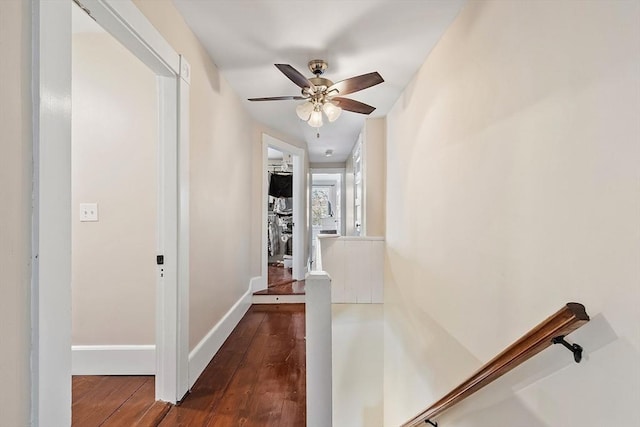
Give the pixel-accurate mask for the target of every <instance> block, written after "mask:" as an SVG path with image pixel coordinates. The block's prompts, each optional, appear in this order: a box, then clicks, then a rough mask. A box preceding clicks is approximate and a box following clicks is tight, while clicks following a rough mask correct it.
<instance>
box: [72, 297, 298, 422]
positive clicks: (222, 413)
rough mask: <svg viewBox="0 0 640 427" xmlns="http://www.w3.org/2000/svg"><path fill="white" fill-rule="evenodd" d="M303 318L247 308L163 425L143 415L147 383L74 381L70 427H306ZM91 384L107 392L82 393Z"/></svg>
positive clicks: (289, 308)
mask: <svg viewBox="0 0 640 427" xmlns="http://www.w3.org/2000/svg"><path fill="white" fill-rule="evenodd" d="M304 313H305V312H304V304H284V305H264V304H262V305H253V306H251V308H250V309H249V311H248V312H247V313H246V314H245V316H244V317H243V318H242V320H241V321H240V323H239V324H238V326H237V327H236V328H235V329H234V331H233V333H232V334H231V336H230V337H229V338H228V339H227V340H226V341H225V343H224V344H223V346H222V347H221V348H220V350H219V351H218V353H217V354H216V356H215V357H214V358H213V360H212V361H211V363H209V365H208V366H207V368H206V370H205V371H204V372H203V373H202V376H201V377H200V378H199V379H198V381H197V382H196V383H195V385H194V386H193V388H192V390H191V393H190V394H189V395H187V397H186V398H185V399H184V401H183V402H182V403H181V404H180V405H179V406H174V407H171V408H170V410H169V411H168V412H165V413H166V415H165V416H164V417H163V418H160V417H157V413H158V412H160V413H162V412H164V411H162V410H161V408H158V405H155V407H154V408H152V409H151V410H146V409H144V408H141V405H142V406H143V407H144V405H146V407H147V408H149V407H151V406H152V405H153V397H152V396H153V393H152V390H153V382H152V381H151V380H150V378H152V377H134V376H131V377H74V382H73V386H74V387H73V421H74V422H73V426H74V427H88V426H97V425H122V424H118V423H117V421H118V420H123V419H127V420H131V421H128V423H129V424H128V425H132V426H155V425H159V426H162V427H172V426H198V427H200V426H202V427H204V426H209V427H214V426H219V427H222V426H225V427H229V426H247V427H248V426H292V427H293V426H295V427H299V426H304V425H305V422H306V389H305V375H306V370H305V341H304V333H305V331H304V327H305V326H304V323H305V316H304ZM95 383H99V384H102V385H104V386H107V385H109V384H111V385H112V388H111V389H110V390H104V389H102V390H100V389H97V388H96V389H94V390H87V389H88V388H90V385H91V384H95ZM114 402H119V403H114ZM106 406H108V407H106ZM145 414H146V416H145ZM154 417H155V418H154ZM159 418H160V419H161V421H160V422H159V423H158V421H157V420H158V419H159Z"/></svg>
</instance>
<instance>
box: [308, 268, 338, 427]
mask: <svg viewBox="0 0 640 427" xmlns="http://www.w3.org/2000/svg"><path fill="white" fill-rule="evenodd" d="M306 290H307V297H308V300H309V302H308V304H307V305H306V307H305V331H306V355H307V356H306V367H307V426H308V427H331V425H332V414H333V409H332V402H331V399H332V393H333V391H332V385H331V384H332V381H333V378H332V365H333V361H332V343H333V341H332V340H333V338H332V336H331V278H330V277H329V275H328V274H327V273H326V272H324V271H314V272H311V273H309V274H308V275H307V278H306Z"/></svg>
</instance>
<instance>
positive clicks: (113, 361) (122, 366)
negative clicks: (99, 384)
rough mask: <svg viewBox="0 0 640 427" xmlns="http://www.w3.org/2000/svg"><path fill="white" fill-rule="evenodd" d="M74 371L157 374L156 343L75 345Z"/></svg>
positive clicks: (72, 350) (84, 373)
mask: <svg viewBox="0 0 640 427" xmlns="http://www.w3.org/2000/svg"><path fill="white" fill-rule="evenodd" d="M71 373H72V374H73V375H154V374H155V373H156V346H155V345H74V346H72V347H71Z"/></svg>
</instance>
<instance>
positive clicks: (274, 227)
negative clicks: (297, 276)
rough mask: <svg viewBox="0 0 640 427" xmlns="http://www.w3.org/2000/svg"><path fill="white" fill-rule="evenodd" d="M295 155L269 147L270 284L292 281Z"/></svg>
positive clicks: (268, 275) (268, 269)
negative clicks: (293, 156)
mask: <svg viewBox="0 0 640 427" xmlns="http://www.w3.org/2000/svg"><path fill="white" fill-rule="evenodd" d="M293 179H294V175H293V158H292V155H291V154H290V153H287V152H283V151H280V150H277V149H275V148H271V147H268V148H267V182H268V183H269V190H268V196H267V252H268V253H267V257H268V259H267V263H268V268H267V287H268V288H272V287H274V286H280V285H285V284H287V283H292V282H293V281H294V280H293V224H294V223H293V210H294V209H293Z"/></svg>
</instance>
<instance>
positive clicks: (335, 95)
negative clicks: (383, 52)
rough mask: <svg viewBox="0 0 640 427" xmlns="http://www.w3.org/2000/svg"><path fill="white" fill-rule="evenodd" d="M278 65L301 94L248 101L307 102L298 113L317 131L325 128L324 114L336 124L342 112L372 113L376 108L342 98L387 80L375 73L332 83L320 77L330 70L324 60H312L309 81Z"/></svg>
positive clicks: (289, 66) (293, 70)
mask: <svg viewBox="0 0 640 427" xmlns="http://www.w3.org/2000/svg"><path fill="white" fill-rule="evenodd" d="M275 66H276V67H277V68H278V70H280V71H281V72H282V73H283V74H284V75H285V76H287V77H288V78H289V79H290V80H291V81H292V82H294V83H295V84H296V85H298V86H299V87H300V88H302V95H300V96H273V97H269V98H249V101H283V100H304V101H305V102H303V103H302V104H300V105H298V106H297V107H296V113H297V114H298V117H300V119H302V120H304V121H306V122H307V123H308V124H309V126H311V127H314V128H319V127H320V126H322V113H323V112H324V114H325V115H326V116H327V118H328V119H329V121H330V122H333V121H335V120H336V119H337V118H338V117H339V116H340V113H341V112H342V110H346V111H351V112H354V113H360V114H371V113H372V112H373V111H374V110H375V107H372V106H371V105H367V104H365V103H363V102H360V101H356V100H353V99H349V98H343V97H342V96H340V95H347V94H349V93H353V92H358V91H360V90H363V89H367V88H369V87H371V86H375V85H377V84H380V83H382V82H383V81H384V79H383V78H382V76H380V74H378V73H377V72H375V71H374V72H373V73H368V74H363V75H361V76H357V77H351V78H349V79H345V80H342V81H339V82H337V83H333V82H332V81H331V80H329V79H326V78H324V77H321V76H322V74H323V73H324V72H325V70H326V69H327V67H328V64H327V63H326V62H325V61H323V60H322V59H313V60H311V61H309V70H311V72H312V73H313V74H314V77H310V78H306V77H305V76H303V75H302V73H300V72H299V71H298V70H296V69H295V68H293V67H292V66H291V65H289V64H275Z"/></svg>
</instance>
